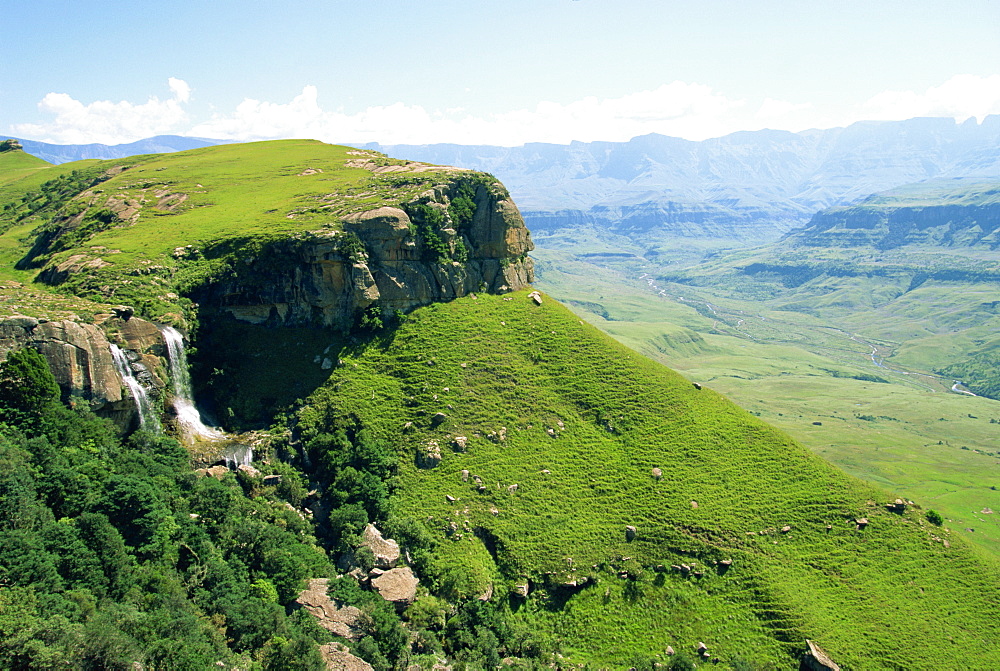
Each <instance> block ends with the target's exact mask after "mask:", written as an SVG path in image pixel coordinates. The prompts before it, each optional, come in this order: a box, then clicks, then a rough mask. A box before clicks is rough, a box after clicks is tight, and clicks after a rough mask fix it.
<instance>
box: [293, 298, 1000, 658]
mask: <svg viewBox="0 0 1000 671" xmlns="http://www.w3.org/2000/svg"><path fill="white" fill-rule="evenodd" d="M438 412H442V413H444V414H445V415H446V417H445V418H444V419H443V421H442V422H441V423H440V424H437V423H436V420H435V419H434V416H435V414H436V413H438ZM300 417H301V419H300V424H299V428H300V429H301V430H302V432H303V436H304V437H306V440H308V437H309V436H311V435H315V434H316V433H320V432H322V431H324V430H326V429H325V428H324V427H328V426H329V425H330V424H331V423H332V424H337V423H338V422H345V421H357V422H360V423H361V424H363V425H364V426H365V427H366V428H368V429H369V430H371V431H372V432H373V434H375V435H377V436H379V437H380V438H382V439H384V440H386V441H388V442H390V443H392V444H396V445H399V446H400V453H401V457H402V461H401V472H400V483H399V489H398V493H397V495H396V499H395V503H394V513H395V515H396V519H394V520H391V521H390V527H392V526H393V525H395V527H396V528H400V529H402V528H406V527H407V525H420V526H421V527H423V528H424V530H425V532H426V533H427V534H429V535H430V537H431V538H433V539H434V542H433V547H434V555H433V557H432V558H431V559H429V560H427V562H426V566H425V567H423V568H424V570H425V571H426V573H427V575H428V577H429V578H430V579H431V583H430V584H431V585H432V586H434V587H436V588H437V589H438V590H439V591H444V593H446V594H447V593H449V592H452V593H454V594H456V595H458V596H466V597H472V596H474V595H476V594H478V593H481V592H484V591H486V589H487V585H488V584H489V583H490V582H494V583H496V587H495V588H494V589H495V590H498V591H500V593H501V594H503V593H504V592H505V591H508V590H510V589H511V587H512V585H514V584H515V583H517V582H518V581H520V580H523V579H524V578H527V579H528V580H530V581H531V584H532V585H533V588H534V589H538V592H536V593H535V594H534V596H529V598H528V599H527V601H526V602H525V603H524V604H523V605H521V604H520V603H519V602H518V600H517V599H513V600H512V603H513V604H514V607H513V610H514V611H515V614H514V615H513V617H514V618H515V619H520V618H523V619H524V620H525V621H526V622H528V623H530V624H531V626H532V627H534V628H537V629H538V630H540V631H544V632H547V633H549V634H550V635H552V636H553V637H554V638H556V639H557V640H560V641H562V644H563V651H564V653H563V654H566V655H567V658H568V659H569V660H572V661H574V662H577V661H578V662H585V663H591V664H595V665H598V666H608V665H610V666H626V665H633V664H635V663H636V660H637V659H645V658H652V657H657V656H658V659H659V660H660V661H661V662H663V661H665V658H664V657H663V654H662V653H663V651H664V650H665V649H666V646H668V645H670V646H672V647H673V648H674V649H675V650H693V649H694V646H696V645H697V643H698V642H699V641H704V642H705V643H706V644H707V645H708V646H709V648H710V650H712V651H713V652H715V653H717V654H718V655H719V656H720V657H721V658H722V659H724V660H733V659H736V658H738V657H739V658H743V659H746V660H750V661H752V662H754V663H758V664H765V663H772V664H775V665H777V666H778V667H779V668H788V667H789V666H791V665H793V663H794V662H793V660H794V658H795V655H796V653H797V652H800V651H801V649H802V641H803V639H804V638H807V637H808V638H812V639H815V640H817V641H819V642H820V643H821V645H822V646H823V647H824V648H826V650H827V651H828V652H830V653H831V655H832V656H833V658H834V659H835V660H837V661H838V663H840V664H843V665H845V668H847V667H848V666H849V667H850V668H858V669H862V668H864V669H874V668H948V667H949V666H952V665H955V664H959V662H958V660H956V659H954V658H952V657H951V656H952V655H953V654H955V652H956V651H957V650H962V653H960V654H961V655H962V656H964V655H967V654H968V655H971V656H973V657H976V658H977V659H981V661H982V668H986V667H989V666H990V665H992V664H996V663H998V662H997V661H987V660H988V659H992V656H994V655H996V654H997V651H996V647H995V645H994V644H993V641H992V636H991V635H987V633H986V632H988V631H991V630H993V629H994V628H995V620H994V618H993V615H992V612H993V609H994V608H995V607H996V606H997V605H998V604H997V598H998V593H997V589H996V585H997V579H998V577H1000V574H998V572H997V565H996V563H995V562H993V561H992V560H987V559H985V558H983V557H980V556H979V555H978V554H977V553H976V552H974V551H973V550H971V549H970V548H969V547H967V546H966V545H965V544H964V543H961V542H957V541H955V540H954V539H953V538H952V536H951V534H950V533H948V532H947V531H945V530H943V529H940V528H938V527H934V526H933V525H930V524H929V523H928V522H926V520H925V518H924V514H923V513H924V511H921V510H918V509H910V510H908V511H907V512H906V513H905V514H902V515H899V514H894V513H891V512H888V511H887V510H886V508H885V503H886V502H887V501H888V500H891V499H892V498H894V495H892V494H890V493H887V492H885V491H882V490H877V489H873V488H871V487H869V486H866V485H863V484H861V483H860V482H858V481H856V480H853V479H851V478H849V477H847V476H845V475H843V474H842V473H840V472H839V471H837V470H836V469H835V468H832V467H831V466H829V465H827V464H826V463H825V462H824V461H823V460H821V459H819V458H817V457H813V456H811V455H810V454H809V453H808V452H807V451H806V450H804V449H802V448H801V447H799V446H798V445H797V444H795V443H793V442H792V441H791V440H790V439H789V438H788V437H787V436H786V435H784V434H782V433H780V432H778V431H775V430H774V429H772V428H770V427H769V426H767V425H766V424H764V423H762V422H761V421H759V420H758V419H756V418H754V417H752V416H751V415H749V414H748V413H746V412H744V411H741V410H739V409H738V408H736V407H735V406H734V405H733V404H732V403H730V402H728V401H726V400H725V399H724V398H722V397H720V396H719V395H718V394H716V393H715V392H713V391H711V390H709V389H697V388H695V387H694V386H692V385H691V384H690V383H689V382H687V381H686V380H684V379H683V378H681V377H680V376H678V375H676V374H674V373H672V372H671V371H669V370H666V369H664V368H662V367H661V366H659V365H657V364H654V363H653V362H651V361H649V360H647V359H645V358H643V357H641V356H639V355H637V354H635V353H634V352H632V351H630V350H627V349H625V348H624V347H622V346H621V345H618V344H617V343H615V342H614V341H612V340H610V339H609V338H607V337H606V336H603V335H601V334H600V333H599V332H597V331H596V330H595V329H594V328H593V327H591V326H589V325H585V324H583V323H582V322H580V321H579V320H577V319H576V318H575V317H574V316H573V315H572V313H570V312H569V311H567V310H566V309H565V308H563V307H561V306H559V305H558V304H557V303H554V302H553V301H550V300H545V301H544V302H543V304H542V305H541V306H537V305H535V304H534V303H533V302H532V301H530V300H528V299H527V298H526V297H525V296H524V294H520V295H515V296H514V297H513V300H510V297H494V296H480V297H479V298H478V299H477V300H472V299H469V298H466V299H462V300H460V301H455V302H453V303H449V304H439V305H434V306H430V307H427V308H423V309H421V310H419V311H417V312H416V313H414V314H413V315H412V316H411V319H410V320H409V321H408V322H407V323H406V324H405V325H404V326H403V327H401V329H400V330H399V331H398V332H396V333H394V334H393V335H392V337H391V341H390V342H387V343H384V344H373V345H372V346H369V347H368V348H366V349H364V350H363V351H360V352H358V353H357V354H356V355H355V356H352V357H350V358H348V359H346V360H345V366H344V367H343V368H341V369H339V370H338V371H337V372H336V373H335V374H334V375H333V376H332V377H331V379H330V381H329V383H328V384H327V385H326V386H325V387H324V388H323V389H322V390H320V391H318V392H317V393H316V394H315V395H314V397H313V398H312V399H310V403H309V405H308V407H307V408H305V409H304V410H303V411H302V412H301V414H300ZM410 422H412V428H411V430H409V431H406V430H404V427H405V426H407V424H408V423H410ZM504 429H505V432H506V438H505V439H502V440H501V439H499V438H498V437H496V436H494V438H493V439H491V438H490V436H491V434H498V433H499V432H503V430H504ZM455 436H465V437H467V438H468V443H467V446H466V448H464V449H457V448H455V447H453V441H454V437H455ZM430 441H435V442H436V443H437V444H438V445H439V446H440V448H441V452H442V454H443V459H442V461H441V463H440V465H439V466H437V467H436V468H433V469H420V468H418V467H417V466H416V465H415V461H414V459H415V457H417V455H418V454H419V453H420V451H421V450H426V449H427V447H426V446H427V445H428V444H429V442H430ZM307 444H308V443H307ZM653 468H660V469H661V470H662V478H661V479H657V478H654V477H653V476H652V475H651V473H652V469H653ZM463 470H467V471H469V473H470V474H471V475H472V476H479V477H480V478H481V480H482V483H483V486H484V487H485V490H484V491H482V492H480V491H478V485H477V483H476V482H475V481H473V480H469V481H468V482H464V481H463V479H462V471H463ZM515 485H516V488H515V489H514V491H511V489H510V488H511V487H512V486H515ZM448 496H451V497H454V499H455V500H454V501H449V500H448V499H447V497H448ZM861 517H865V518H867V519H868V522H869V524H868V526H867V528H865V529H863V530H858V529H857V528H856V526H857V525H856V524H855V520H856V519H857V518H861ZM628 525H632V526H635V527H636V530H637V533H636V538H635V539H634V540H633V541H628V540H627V539H626V527H627V526H628ZM827 525H830V528H829V529H827ZM786 526H788V527H790V530H788V531H787V532H784V533H783V532H782V531H781V530H782V529H783V528H784V527H786ZM944 541H949V542H948V543H945V542H944ZM948 545H950V547H948ZM721 560H732V561H733V564H732V567H731V568H730V569H729V570H728V571H725V572H723V571H722V570H720V567H719V566H718V565H717V564H716V562H718V561H721ZM680 564H693V565H696V566H697V567H698V569H697V570H698V571H699V572H702V573H703V575H702V576H701V577H700V578H693V577H685V576H684V575H683V574H681V573H680V572H678V571H676V570H674V569H671V568H670V566H671V565H680ZM946 567H947V568H946ZM571 582H575V583H576V585H577V586H576V587H567V586H565V585H567V584H568V583H571ZM580 585H583V586H582V587H581V586H580ZM494 593H496V591H495V592H494ZM960 593H961V594H963V595H966V596H962V597H958V596H957V595H958V594H960ZM970 599H971V600H970ZM893 613H897V614H902V613H905V614H906V615H905V616H903V615H901V616H899V617H893V616H890V615H889V614H893ZM960 641H961V642H960ZM973 651H976V652H973ZM979 655H984V657H982V658H979ZM998 661H1000V660H998Z"/></svg>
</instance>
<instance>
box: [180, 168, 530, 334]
mask: <svg viewBox="0 0 1000 671" xmlns="http://www.w3.org/2000/svg"><path fill="white" fill-rule="evenodd" d="M461 188H464V189H465V190H466V191H465V192H466V193H472V194H473V195H472V196H471V200H472V203H473V207H472V212H471V217H469V218H468V220H467V221H464V222H458V221H455V219H456V217H455V216H453V214H452V212H451V208H450V205H451V204H452V202H453V199H455V198H456V194H457V193H458V191H459V189H461ZM404 208H405V209H404ZM428 218H429V219H433V221H431V222H428V221H425V219H428ZM343 227H344V230H343V231H323V232H313V233H310V234H308V235H300V236H296V237H289V238H285V239H281V240H276V241H274V242H272V243H270V244H269V245H267V246H266V248H264V249H263V250H261V251H260V253H259V254H256V255H253V256H248V255H244V256H243V258H241V260H240V261H239V262H238V263H236V264H235V267H234V268H233V271H232V273H231V274H230V276H229V277H227V278H224V279H214V280H213V281H212V282H210V283H206V284H204V285H203V286H202V287H201V288H199V289H197V290H196V291H194V292H193V294H192V295H193V297H194V298H195V299H196V300H197V301H198V303H199V304H200V306H201V310H202V312H203V313H207V314H209V316H210V314H211V313H215V314H229V315H232V316H233V317H235V318H236V319H238V320H241V321H245V322H249V323H254V324H268V325H273V326H279V325H286V326H290V325H318V326H328V327H331V326H332V327H337V328H343V329H347V328H350V327H351V326H352V325H353V324H354V323H355V321H356V319H357V316H358V314H359V311H363V310H364V309H366V308H368V307H369V306H373V305H378V306H379V308H380V309H381V310H382V311H383V314H386V313H388V312H392V311H395V310H402V311H406V310H409V309H411V308H413V307H416V306H420V305H426V304H428V303H431V302H434V301H444V300H450V299H453V298H457V297H460V296H464V295H467V294H469V293H471V292H474V291H489V292H504V291H513V290H516V289H520V288H521V287H523V286H525V285H527V284H528V283H530V282H531V281H532V280H533V276H534V270H533V265H532V260H531V259H530V258H529V257H528V256H527V253H528V252H529V251H531V250H532V249H534V245H532V243H531V237H530V234H529V233H528V229H527V228H526V227H525V226H524V220H523V219H522V218H521V214H520V212H518V209H517V206H515V205H514V203H513V202H512V201H511V200H510V199H509V197H508V196H507V195H506V193H505V192H503V191H502V190H499V189H496V188H493V189H491V188H490V185H489V184H487V183H484V182H483V181H481V180H480V181H479V183H474V184H469V183H468V182H465V183H463V182H462V181H461V179H460V178H459V179H456V181H455V182H452V183H449V184H443V185H439V186H436V187H435V188H433V189H431V190H428V191H427V192H425V193H424V194H422V195H421V197H420V198H419V199H417V200H416V201H413V202H411V203H407V204H405V205H404V206H403V207H402V208H397V207H380V208H377V209H374V210H369V211H366V212H361V213H356V214H353V215H351V216H349V217H347V218H346V220H345V221H344V225H343ZM358 242H360V245H359V244H358ZM206 253H207V254H211V253H212V252H211V250H208V251H207V252H206Z"/></svg>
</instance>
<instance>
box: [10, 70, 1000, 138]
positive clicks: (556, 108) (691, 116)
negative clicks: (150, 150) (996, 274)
mask: <svg viewBox="0 0 1000 671" xmlns="http://www.w3.org/2000/svg"><path fill="white" fill-rule="evenodd" d="M167 84H168V87H169V89H170V91H171V93H172V97H171V98H170V99H168V100H163V101H161V100H159V99H158V98H156V97H150V98H149V100H148V101H147V102H145V103H142V104H133V103H130V102H126V101H123V102H119V103H112V102H109V101H97V102H93V103H89V104H84V103H82V102H80V101H78V100H75V99H73V98H71V97H70V96H69V95H67V94H64V93H50V94H48V95H47V96H45V98H43V99H42V101H41V102H40V103H39V109H40V110H41V111H42V112H43V113H44V114H46V115H51V116H53V117H54V119H53V120H52V121H51V122H49V123H40V124H19V125H15V126H13V131H14V132H15V134H19V135H22V136H26V137H31V138H37V139H48V140H50V141H55V142H106V143H117V142H127V141H131V140H136V139H139V138H142V137H148V136H150V135H156V134H159V133H166V132H176V133H181V134H185V135H194V136H199V137H210V138H219V139H234V140H260V139H272V138H290V137H305V138H315V139H318V140H323V141H327V142H358V143H360V142H372V141H374V142H380V143H382V144H425V143H434V142H451V143H457V144H494V145H506V146H514V145H520V144H523V143H525V142H555V143H568V142H570V141H573V140H578V141H593V140H609V141H621V140H628V139H630V138H632V137H635V136H637V135H644V134H647V133H661V134H664V135H672V136H675V137H683V138H687V139H690V140H702V139H705V138H709V137H719V136H721V135H725V134H727V133H731V132H734V131H738V130H756V129H759V128H774V129H781V130H789V131H800V130H803V129H806V128H830V127H833V126H840V125H847V124H850V123H852V122H854V121H860V120H864V119H908V118H911V117H914V116H944V117H955V118H957V119H959V120H964V119H966V118H969V117H977V118H979V119H980V120H981V119H982V118H983V117H984V116H986V115H987V114H998V113H1000V75H992V76H987V77H980V76H975V75H957V76H955V77H952V78H951V79H949V80H948V81H947V82H945V83H944V84H942V85H940V86H937V87H932V88H930V89H928V90H927V91H925V92H922V93H917V92H913V91H885V92H883V93H880V94H879V95H877V96H874V97H873V98H871V99H870V100H868V101H866V102H863V103H860V104H853V105H852V104H851V103H850V102H849V101H844V104H843V105H842V106H840V107H838V108H826V107H818V106H816V105H814V104H812V103H809V102H790V101H787V100H778V99H775V98H770V97H765V98H763V100H762V101H760V102H757V101H749V100H743V99H737V98H732V97H729V96H726V95H725V94H723V93H720V92H717V91H715V90H713V89H712V88H711V87H709V86H706V85H703V84H694V83H687V82H681V81H675V82H673V83H670V84H664V85H662V86H660V87H658V88H656V89H652V90H648V91H639V92H636V93H631V94H628V95H624V96H621V97H618V98H597V97H593V96H591V97H586V98H582V99H580V100H576V101H572V102H569V103H558V102H540V103H538V104H537V105H535V106H534V107H533V108H530V109H517V110H508V111H500V112H497V113H493V114H486V115H478V116H477V115H474V114H472V113H470V112H469V111H468V110H467V109H465V108H461V107H455V108H445V109H427V108H424V107H421V106H419V105H409V104H406V103H403V102H397V103H395V104H392V105H382V106H373V107H368V108H367V109H364V110H362V111H360V112H356V113H352V114H347V113H344V112H342V111H336V110H335V109H334V108H324V107H323V106H322V105H321V103H320V91H319V89H318V88H317V87H316V86H306V87H304V88H303V89H302V93H300V94H299V95H297V96H295V97H294V98H293V99H292V100H290V101H288V102H269V101H262V100H257V99H253V98H246V99H244V100H243V102H241V103H240V104H239V105H237V106H236V108H235V109H233V110H232V111H230V112H226V111H220V110H217V109H216V110H215V111H214V112H213V114H212V116H211V117H209V118H208V119H204V120H202V121H200V122H196V123H193V124H192V123H191V122H190V121H189V120H188V115H187V113H186V112H185V109H184V105H185V104H186V103H188V102H189V101H190V99H191V87H190V86H189V85H188V84H187V82H185V81H184V80H181V79H176V78H173V77H171V78H170V79H169V80H168V82H167ZM209 107H210V109H214V108H212V107H211V105H210V103H209Z"/></svg>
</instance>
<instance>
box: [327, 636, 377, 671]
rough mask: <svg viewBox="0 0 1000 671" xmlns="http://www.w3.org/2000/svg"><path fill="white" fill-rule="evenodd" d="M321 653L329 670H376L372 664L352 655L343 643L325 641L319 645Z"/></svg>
mask: <svg viewBox="0 0 1000 671" xmlns="http://www.w3.org/2000/svg"><path fill="white" fill-rule="evenodd" d="M319 654H320V655H322V657H323V661H324V662H325V663H326V668H327V671H375V670H374V668H373V667H372V665H371V664H369V663H368V662H366V661H365V660H363V659H361V658H360V657H356V656H354V655H352V654H351V651H350V649H349V648H348V647H347V646H346V645H344V644H343V643H325V644H323V645H321V646H319Z"/></svg>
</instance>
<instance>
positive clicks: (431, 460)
mask: <svg viewBox="0 0 1000 671" xmlns="http://www.w3.org/2000/svg"><path fill="white" fill-rule="evenodd" d="M440 463H441V446H440V445H439V444H438V442H437V441H436V440H429V441H427V444H426V445H423V446H422V447H420V448H418V450H417V466H418V467H419V468H434V467H435V466H437V465H438V464H440Z"/></svg>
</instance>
